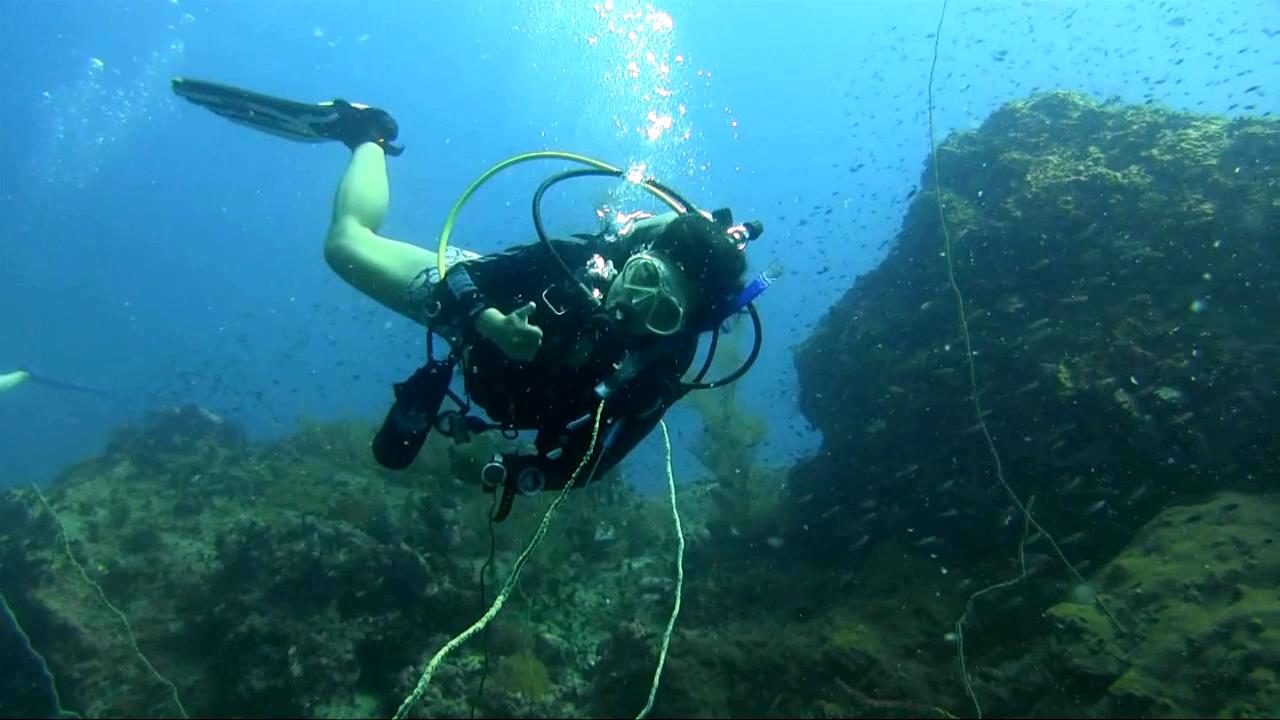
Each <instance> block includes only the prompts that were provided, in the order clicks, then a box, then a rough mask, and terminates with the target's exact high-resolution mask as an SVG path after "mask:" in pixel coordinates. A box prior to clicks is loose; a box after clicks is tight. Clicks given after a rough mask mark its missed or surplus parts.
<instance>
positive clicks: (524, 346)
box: [476, 302, 542, 362]
mask: <svg viewBox="0 0 1280 720" xmlns="http://www.w3.org/2000/svg"><path fill="white" fill-rule="evenodd" d="M537 307H538V305H537V303H532V302H531V303H528V304H527V305H522V306H520V307H518V308H516V309H515V310H513V311H511V312H510V313H508V314H506V315H503V314H502V311H501V310H498V309H497V308H487V309H485V310H484V311H483V312H481V313H480V316H479V317H477V318H476V332H478V333H480V336H481V337H483V338H485V339H487V340H488V341H489V342H491V343H493V344H494V345H497V346H498V349H499V350H501V351H502V352H503V353H505V354H506V355H507V357H509V358H511V359H512V360H520V361H522V362H528V361H530V360H532V359H533V357H534V356H535V355H537V354H538V348H540V347H542V328H540V327H538V326H537V325H531V324H530V323H529V316H530V315H532V314H533V311H534V309H536V308H537Z"/></svg>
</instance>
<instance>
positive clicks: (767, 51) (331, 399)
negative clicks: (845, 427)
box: [0, 0, 1280, 486]
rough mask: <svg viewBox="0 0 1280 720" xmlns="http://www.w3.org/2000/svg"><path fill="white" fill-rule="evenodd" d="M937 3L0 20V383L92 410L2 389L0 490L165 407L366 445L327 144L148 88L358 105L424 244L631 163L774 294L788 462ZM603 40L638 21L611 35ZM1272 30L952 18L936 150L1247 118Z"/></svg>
mask: <svg viewBox="0 0 1280 720" xmlns="http://www.w3.org/2000/svg"><path fill="white" fill-rule="evenodd" d="M784 7H785V9H784ZM939 7H940V3H939V2H935V1H933V0H930V1H929V2H875V3H872V2H826V3H817V2H811V1H804V2H791V3H786V4H785V5H784V4H783V3H771V2H737V3H729V2H720V1H714V2H708V1H705V0H698V1H697V2H693V1H688V2H664V3H661V4H660V5H658V7H657V8H656V10H655V9H654V8H653V7H652V6H644V5H640V4H638V3H631V2H623V1H621V0H618V1H617V2H614V3H612V5H611V9H607V10H606V9H603V6H601V9H599V10H598V9H596V8H595V7H594V6H593V3H591V2H586V1H583V2H568V1H567V0H566V1H563V2H556V3H551V2H547V3H535V2H499V3H487V4H475V3H461V2H457V3H444V2H438V3H389V2H387V3H383V2H361V3H341V4H340V3H334V2H316V3H311V2H290V3H194V2H191V3H188V2H147V3H104V2H57V3H53V2H44V1H38V2H32V1H30V0H11V1H10V2H4V3H0V78H2V79H3V83H2V84H0V87H3V88H4V91H5V93H6V95H7V97H6V102H5V103H4V115H3V118H4V119H3V123H2V124H0V127H3V132H0V217H3V218H4V221H5V222H4V232H3V235H2V236H0V322H2V326H0V372H7V371H8V370H11V369H13V368H16V367H18V366H31V367H34V368H37V369H38V370H40V371H42V372H44V373H46V374H48V375H50V376H52V377H56V378H58V379H61V380H65V381H71V382H78V383H84V384H90V385H94V386H99V387H102V388H107V389H109V390H111V391H112V393H113V394H112V395H110V396H107V397H98V396H93V395H86V394H78V393H73V392H67V391H59V390H55V389H53V388H48V387H44V386H40V385H35V384H27V385H24V386H21V387H19V388H17V389H15V390H13V391H11V392H9V393H6V394H4V395H0V486H8V485H14V484H20V483H26V482H30V481H41V482H42V481H47V480H48V479H50V478H52V477H54V476H56V475H57V474H58V473H59V472H61V471H63V470H64V469H65V468H67V467H68V466H69V465H71V464H73V463H75V462H77V461H80V460H82V459H85V458H86V457H89V456H92V455H93V454H95V453H97V452H99V451H100V450H101V449H102V447H103V445H104V443H105V441H106V439H107V438H108V437H109V435H110V433H111V432H112V431H113V429H114V428H117V427H119V426H121V425H122V424H125V423H127V422H129V421H131V420H132V419H134V418H136V417H137V416H138V415H139V414H140V413H141V412H143V411H145V410H147V409H149V408H153V407H159V406H163V405H166V404H172V403H175V402H180V401H193V402H198V403H200V404H202V405H204V406H206V407H208V408H209V409H210V410H212V411H214V412H217V413H221V414H223V415H224V416H226V417H227V418H228V419H229V420H232V421H234V422H237V423H240V424H243V425H244V426H245V427H246V428H248V429H249V430H250V432H251V433H253V434H254V435H255V436H259V437H270V436H274V435H279V434H282V433H287V432H289V431H290V430H291V429H293V428H294V427H295V426H296V422H297V420H298V418H299V417H300V416H306V417H313V418H318V419H331V418H345V417H353V416H354V417H361V418H368V419H369V420H370V421H375V420H377V419H379V418H380V417H381V414H382V413H383V411H384V410H385V408H386V405H387V403H388V401H389V399H390V389H389V387H390V384H391V383H392V382H395V381H398V380H400V379H402V378H403V377H404V376H406V375H407V374H409V373H410V372H411V371H412V370H413V369H414V368H415V367H416V366H417V364H419V362H420V360H421V353H422V332H421V330H420V328H418V327H417V326H415V325H412V324H411V323H409V322H408V321H405V320H402V319H400V318H399V317H398V316H395V315H393V314H392V313H391V312H390V311H386V310H384V309H382V308H381V307H380V306H378V305H376V304H375V303H374V302H373V301H372V300H369V299H367V298H365V297H363V296H361V295H360V294H358V293H357V292H356V291H355V290H353V289H351V288H350V287H348V286H346V285H345V284H344V283H343V282H342V281H341V280H339V279H338V278H337V277H336V276H334V275H333V274H332V272H331V271H330V270H329V269H328V267H327V266H326V265H325V263H324V262H323V260H322V257H321V245H322V240H323V236H324V232H325V229H326V227H327V223H328V219H329V211H330V202H331V199H332V194H333V191H334V188H335V187H336V184H337V181H338V178H339V177H340V175H341V173H342V171H343V169H344V167H345V163H346V160H347V155H348V153H347V151H346V150H345V149H344V148H342V147H341V146H338V145H336V144H331V145H318V146H307V145H298V144H294V143H290V142H287V141H284V140H281V139H278V138H274V137H270V136H267V135H261V134H258V133H254V132H252V131H250V130H247V129H245V128H243V127H240V126H237V125H233V124H231V123H228V122H227V121H225V120H223V119H221V118H218V117H216V116H214V115H212V114H211V113H208V112H206V111H204V110H202V109H200V108H197V107H195V106H193V105H190V104H188V103H186V102H185V101H182V100H180V99H178V98H176V97H174V96H173V95H172V93H171V92H170V90H169V80H170V78H171V77H172V76H174V75H178V74H184V75H189V76H192V77H197V78H204V79H211V80H217V81H221V82H226V83H231V84H236V85H241V86H245V87H249V88H252V89H255V90H259V91H262V92H267V93H273V94H279V95H283V96H287V97H291V98H296V99H305V100H316V101H319V100H324V99H330V98H333V97H335V96H340V97H343V98H346V99H348V100H353V101H360V102H366V103H369V104H374V105H378V106H380V107H384V108H386V109H388V110H390V111H391V112H392V113H393V114H394V115H395V117H396V118H397V120H398V121H399V123H400V128H401V135H400V140H401V141H402V142H403V144H405V145H406V146H407V148H408V149H407V151H406V152H405V154H404V155H403V156H401V157H399V158H394V159H392V160H391V161H390V166H391V184H392V205H391V210H390V214H389V217H388V220H387V223H386V225H385V226H384V227H383V228H382V232H383V233H384V234H386V235H389V236H392V237H396V238H399V239H403V240H406V241H410V242H415V243H419V244H423V245H428V246H432V245H434V239H435V237H436V235H437V233H438V232H439V230H440V228H441V225H442V223H443V221H444V216H445V214H446V212H447V211H448V208H449V207H450V206H451V204H452V203H453V202H454V200H455V199H456V198H457V196H458V194H459V193H460V192H461V191H462V189H463V188H464V187H466V185H467V184H468V183H469V182H470V181H471V180H472V179H474V178H475V177H476V176H477V175H478V174H479V173H481V172H482V171H483V170H485V169H486V168H488V167H489V166H491V165H493V164H495V163H496V162H498V161H500V160H502V159H504V158H506V157H508V156H509V155H512V154H515V153H519V152H525V151H530V150H539V149H558V150H569V151H575V152H582V153H586V154H590V155H594V156H597V157H600V158H602V159H604V160H606V161H610V162H614V163H617V164H631V163H637V162H643V163H646V166H647V168H648V170H649V171H650V172H652V173H653V174H655V175H656V176H657V178H658V179H660V180H662V181H664V182H666V183H668V184H671V185H673V186H675V187H677V188H679V189H680V190H682V191H683V192H684V193H686V194H687V195H689V196H690V197H692V198H693V199H695V201H696V202H699V203H700V204H702V205H704V206H706V207H719V206H724V205H728V206H731V207H732V208H733V209H734V210H735V213H736V215H737V217H738V218H740V219H748V218H760V219H761V220H763V221H764V223H765V224H766V227H767V231H766V234H765V236H764V238H762V239H761V240H760V241H759V242H758V243H757V244H755V245H754V246H753V247H752V249H751V261H752V266H753V268H754V269H756V270H759V269H763V268H764V267H766V266H767V265H768V263H769V262H770V261H772V260H775V259H777V260H780V261H781V262H782V263H783V265H784V266H785V268H786V275H785V276H784V278H783V279H782V280H781V281H780V282H778V283H776V284H775V285H774V287H773V288H772V289H771V290H770V291H769V292H768V293H767V294H766V295H765V296H764V297H763V298H762V299H761V300H760V302H759V306H760V309H761V312H762V315H763V319H764V323H765V332H766V346H765V350H764V352H763V354H762V356H761V359H760V362H759V363H758V364H757V365H756V367H755V368H754V369H753V371H752V372H751V374H750V375H749V376H748V377H747V378H746V379H745V380H744V381H743V383H742V388H743V390H744V391H745V392H744V397H745V398H746V402H747V403H748V405H749V407H751V408H753V409H755V410H756V411H758V412H761V413H767V414H768V415H769V418H770V420H769V425H770V438H769V442H768V444H767V445H766V446H765V447H764V448H763V449H762V451H761V458H762V459H763V460H765V461H768V462H771V463H775V464H785V463H787V462H788V460H789V459H790V458H791V457H793V456H795V455H797V454H803V453H805V452H808V451H811V450H812V449H813V448H814V447H816V445H817V442H818V438H817V437H816V436H815V433H814V431H813V430H811V429H810V428H809V426H808V425H807V423H806V422H805V421H804V419H803V418H802V417H801V416H800V415H799V413H798V411H797V409H796V403H795V401H794V395H795V390H796V378H795V372H794V368H793V366H792V361H791V347H792V346H794V345H795V344H796V343H798V342H801V341H803V340H804V338H805V337H806V335H807V334H808V332H809V330H810V329H811V328H812V327H813V325H814V324H815V323H816V322H818V321H819V320H820V319H821V318H822V316H823V314H824V313H825V312H826V310H827V308H828V307H829V306H830V305H831V303H832V302H833V300H834V299H835V298H836V297H838V296H839V294H841V293H842V292H844V291H845V290H847V289H848V288H849V287H850V286H851V285H852V283H853V282H854V281H855V279H856V278H857V276H858V275H859V274H861V273H864V272H866V271H867V270H868V269H870V268H872V267H874V265H875V264H876V262H877V261H878V260H879V259H880V258H881V257H882V256H883V254H884V252H885V248H886V243H888V242H891V241H892V238H893V237H894V234H895V232H896V230H897V228H898V227H899V225H900V223H901V218H902V216H903V213H904V211H905V208H906V207H907V203H908V198H909V195H910V194H911V193H912V192H913V190H914V189H915V188H916V187H917V185H918V183H919V181H920V175H921V172H922V169H923V166H924V161H925V157H926V155H927V153H928V151H929V140H928V130H927V123H926V117H927V116H926V108H927V104H926V92H925V91H926V80H927V77H928V72H929V63H930V58H931V54H932V51H933V33H934V30H935V26H936V23H937V18H938V11H939ZM646 8H648V9H646ZM633 11H639V12H638V14H636V15H634V16H633V15H631V14H629V13H632V12H633ZM655 12H660V13H663V14H665V17H667V18H669V19H670V20H671V21H672V22H671V25H670V27H668V26H667V25H666V24H665V22H664V19H663V17H662V16H655V15H654V13H655ZM610 21H612V22H613V23H614V27H615V28H623V29H628V28H635V27H637V26H644V27H645V28H646V29H645V30H643V31H642V32H640V33H639V34H638V35H637V37H636V38H635V39H634V40H633V39H631V38H629V37H628V35H627V34H626V33H625V32H623V33H611V32H609V31H608V23H609V22H610ZM1278 31H1280V4H1277V3H1276V2H1275V1H1274V0H1222V1H1219V2H1214V3H1202V2H1159V3H1156V2H1133V3H1123V2H1091V3H1075V2H1034V3H1031V2H982V3H978V2H965V1H964V0H952V2H951V5H950V7H949V8H948V15H947V25H946V28H945V30H944V33H943V41H942V43H941V47H940V49H939V50H940V55H939V60H938V71H937V79H936V82H935V88H934V90H935V92H934V98H935V106H936V109H935V122H936V124H937V129H938V136H939V139H941V137H942V136H943V135H945V134H946V133H948V132H951V131H954V130H964V129H969V128H974V127H977V125H978V124H980V123H981V122H982V120H983V119H984V118H985V117H986V116H987V115H988V114H989V113H990V112H991V111H992V110H993V109H995V108H996V107H998V106H999V105H1001V104H1002V103H1005V102H1008V101H1010V100H1016V99H1020V98H1024V97H1026V96H1027V95H1028V94H1029V93H1032V92H1034V91H1036V90H1048V89H1055V88H1067V89H1076V90H1080V91H1082V92H1085V93H1088V94H1090V95H1092V96H1095V97H1097V98H1099V99H1103V98H1107V97H1112V96H1115V97H1118V98H1119V99H1121V100H1123V101H1125V102H1137V103H1141V102H1148V101H1151V102H1158V103H1161V104H1164V105H1167V106H1171V107H1174V108H1181V109H1187V110H1192V111H1197V112H1207V113H1225V114H1253V115H1261V114H1268V113H1271V112H1273V111H1275V110H1276V109H1277V102H1276V99H1275V98H1276V93H1277V92H1278V91H1280V87H1278V83H1277V79H1278V70H1277V62H1278V58H1280V53H1277V50H1276V48H1277V32H1278ZM648 52H652V53H653V63H654V64H650V63H649V62H648V57H647V53H648ZM631 56H634V59H635V61H636V62H637V67H636V75H637V76H636V77H634V78H632V77H630V76H629V73H628V68H627V63H628V62H629V60H630V57H631ZM677 56H679V58H677ZM663 63H666V65H667V66H668V67H669V72H668V73H667V74H665V75H663V74H660V73H659V71H658V70H657V69H656V68H657V67H659V66H661V64H663ZM1253 86H1258V87H1257V88H1254V89H1250V88H1253ZM655 87H661V88H662V89H663V90H665V91H669V92H670V95H668V96H662V95H659V94H656V93H655V92H654V88H655ZM680 106H683V107H684V110H685V111H684V113H683V114H682V113H681V112H680ZM651 111H652V112H654V113H655V116H656V117H659V118H661V117H662V116H665V115H670V116H671V117H672V125H671V129H670V130H668V131H666V132H665V133H663V134H661V135H660V136H659V137H658V138H656V139H649V138H647V137H646V135H645V134H644V133H643V132H642V130H643V129H645V128H647V127H648V126H650V125H651V122H652V121H651V120H650V119H649V113H650V112H651ZM686 133H687V135H686ZM563 168H564V166H563V165H559V164H555V163H549V164H547V165H545V166H530V165H525V166H521V167H520V168H518V169H517V170H514V171H512V172H510V174H509V175H504V176H501V177H500V178H498V179H497V180H495V181H494V182H493V183H491V184H490V185H489V186H486V187H485V189H484V190H483V191H482V192H481V193H480V194H479V195H477V196H476V198H475V199H474V200H473V201H472V204H471V205H470V206H468V208H467V210H466V212H465V214H464V215H463V217H462V220H461V222H460V225H459V227H458V229H457V232H456V234H455V236H454V242H455V243H456V244H458V245H460V246H464V247H467V248H470V249H474V250H477V251H481V252H484V251H491V250H498V249H500V248H503V247H506V246H508V245H512V244H522V243H527V242H530V241H532V240H533V239H534V234H533V229H532V226H531V224H530V221H529V216H528V204H529V196H530V194H531V192H532V191H533V189H534V188H536V186H537V183H538V182H539V181H540V180H541V178H542V177H543V175H544V174H546V173H550V172H553V171H558V170H560V169H563ZM610 189H611V187H610V186H609V185H608V184H607V183H594V184H593V182H592V181H583V182H582V183H581V185H580V186H576V187H574V188H570V189H567V190H566V191H565V192H564V193H563V194H562V196H561V197H558V198H556V199H555V200H554V202H551V203H549V205H548V208H549V210H548V212H549V214H551V217H549V224H550V226H551V227H550V228H549V229H550V230H551V231H552V232H554V233H567V232H574V231H591V230H594V228H595V221H594V216H593V214H592V210H593V203H595V202H597V201H598V200H599V199H600V198H601V197H604V196H605V194H606V193H607V192H608V191H609V190H610ZM557 192H559V191H557ZM802 221H803V223H802ZM748 334H749V333H747V332H740V333H738V335H739V336H743V337H741V338H740V340H742V341H744V342H745V340H746V339H747V338H746V337H745V336H746V335H748ZM669 418H670V419H671V420H672V423H673V429H674V430H675V433H676V438H677V452H678V453H679V462H678V464H677V472H678V473H680V474H682V475H683V476H685V477H692V476H694V475H696V474H697V472H698V468H697V467H696V465H695V463H696V461H694V460H693V459H692V455H691V453H690V451H689V448H690V447H691V444H692V442H693V437H694V435H695V434H696V432H697V427H698V426H697V420H696V416H694V415H692V414H691V413H690V412H689V411H688V410H680V409H677V410H675V411H673V412H672V413H670V415H669ZM659 459H660V441H658V440H657V439H656V436H655V437H653V438H650V439H649V440H647V441H646V442H645V443H644V445H642V447H641V448H640V449H639V450H638V451H637V452H636V453H635V454H634V455H633V457H632V458H631V459H630V460H629V461H628V466H627V474H628V476H629V477H631V478H632V479H633V480H634V481H635V482H636V483H637V484H639V485H641V486H650V485H652V484H653V483H654V482H655V481H657V480H659V479H660V477H661V476H660V475H659V474H658V473H657V462H658V460H659Z"/></svg>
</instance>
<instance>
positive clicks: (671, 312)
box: [619, 253, 684, 335]
mask: <svg viewBox="0 0 1280 720" xmlns="http://www.w3.org/2000/svg"><path fill="white" fill-rule="evenodd" d="M619 282H620V283H621V285H622V287H621V289H622V291H623V294H622V303H623V304H625V305H627V306H628V307H630V309H631V311H632V312H633V313H634V314H635V315H636V316H637V317H639V318H642V319H643V320H644V327H645V329H646V330H648V331H649V332H651V333H653V334H655V335H674V334H676V333H678V332H680V330H681V329H683V328H684V305H683V304H682V303H681V302H680V298H681V294H680V292H679V291H678V290H677V288H676V280H675V278H673V277H672V272H671V270H670V269H668V268H667V266H666V264H665V263H663V262H662V261H660V260H659V259H657V258H656V257H654V256H652V255H650V254H648V253H640V254H639V255H635V256H633V257H632V258H631V259H630V260H628V261H627V264H626V265H624V266H623V267H622V275H621V277H620V278H619Z"/></svg>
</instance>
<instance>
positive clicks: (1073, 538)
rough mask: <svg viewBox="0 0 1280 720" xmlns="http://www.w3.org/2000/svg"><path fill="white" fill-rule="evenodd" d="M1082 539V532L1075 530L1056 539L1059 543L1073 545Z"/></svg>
mask: <svg viewBox="0 0 1280 720" xmlns="http://www.w3.org/2000/svg"><path fill="white" fill-rule="evenodd" d="M1083 539H1084V533H1083V532H1075V533H1071V534H1070V535H1068V536H1066V537H1064V538H1062V539H1061V540H1059V541H1058V544H1059V545H1074V544H1076V543H1078V542H1080V541H1081V540H1083Z"/></svg>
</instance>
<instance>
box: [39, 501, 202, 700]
mask: <svg viewBox="0 0 1280 720" xmlns="http://www.w3.org/2000/svg"><path fill="white" fill-rule="evenodd" d="M31 489H32V490H35V491H36V497H38V498H40V504H41V505H43V506H44V509H45V510H48V511H49V514H50V515H52V516H53V519H54V520H55V521H56V522H57V523H58V528H59V529H60V530H61V531H62V546H63V549H65V550H66V551H67V559H68V560H70V561H71V564H72V565H74V566H75V568H76V570H79V571H80V577H82V578H84V581H85V582H87V583H89V584H90V585H92V586H93V589H94V590H97V591H98V597H100V598H102V602H103V603H104V604H105V605H106V606H107V607H108V608H111V612H113V613H115V614H116V617H118V618H120V623H121V624H123V625H124V629H125V632H126V633H128V634H129V643H130V644H131V645H133V651H134V652H135V653H137V654H138V659H140V660H142V664H143V665H146V666H147V669H148V670H150V671H151V674H152V675H153V676H155V678H156V679H157V680H159V681H160V682H162V683H164V684H165V685H168V686H169V691H170V692H171V693H173V704H174V705H176V706H178V712H179V713H181V714H182V717H184V718H186V717H190V716H189V715H187V709H186V708H185V707H183V706H182V700H180V699H178V687H177V686H176V685H174V684H173V683H172V682H170V681H169V678H166V677H165V676H163V675H161V674H160V671H159V670H156V667H155V665H152V664H151V661H150V660H148V659H147V656H146V655H144V654H142V648H140V647H138V638H136V637H134V634H133V626H131V625H130V624H129V619H128V618H127V617H125V616H124V613H122V612H120V608H118V607H116V606H115V604H114V603H112V602H111V600H109V599H107V594H106V593H105V592H103V590H102V586H101V585H99V584H98V583H96V582H94V581H93V578H91V577H89V573H87V572H85V570H84V566H83V565H81V564H80V561H79V560H77V559H76V556H75V554H73V553H72V552H71V539H70V538H69V537H68V535H67V526H66V525H64V524H63V523H62V518H60V517H58V513H56V512H54V511H53V508H52V507H50V506H49V501H48V500H45V499H44V493H42V492H40V486H39V485H36V484H35V483H31Z"/></svg>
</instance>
